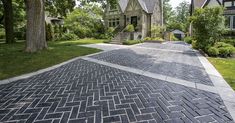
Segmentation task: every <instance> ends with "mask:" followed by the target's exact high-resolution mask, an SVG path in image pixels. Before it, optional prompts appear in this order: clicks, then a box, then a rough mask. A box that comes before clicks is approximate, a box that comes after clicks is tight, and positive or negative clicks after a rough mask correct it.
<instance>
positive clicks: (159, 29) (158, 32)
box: [151, 25, 165, 38]
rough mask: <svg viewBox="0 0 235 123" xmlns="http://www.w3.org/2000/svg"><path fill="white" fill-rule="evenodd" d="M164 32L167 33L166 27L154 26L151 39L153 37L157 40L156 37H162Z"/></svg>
mask: <svg viewBox="0 0 235 123" xmlns="http://www.w3.org/2000/svg"><path fill="white" fill-rule="evenodd" d="M164 31H165V27H164V26H160V25H152V29H151V37H152V38H155V37H162V36H163V32H164Z"/></svg>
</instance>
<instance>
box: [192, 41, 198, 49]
mask: <svg viewBox="0 0 235 123" xmlns="http://www.w3.org/2000/svg"><path fill="white" fill-rule="evenodd" d="M192 48H193V49H199V47H198V43H197V41H196V40H193V41H192Z"/></svg>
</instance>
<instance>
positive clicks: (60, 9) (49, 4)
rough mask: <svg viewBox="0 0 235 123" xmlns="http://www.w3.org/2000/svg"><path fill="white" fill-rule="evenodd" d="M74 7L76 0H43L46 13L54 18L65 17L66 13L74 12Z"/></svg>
mask: <svg viewBox="0 0 235 123" xmlns="http://www.w3.org/2000/svg"><path fill="white" fill-rule="evenodd" d="M75 6H76V0H45V7H46V8H45V9H46V11H47V12H49V15H50V16H54V17H57V16H61V17H66V15H67V14H68V13H70V12H72V11H73V10H74V7H75Z"/></svg>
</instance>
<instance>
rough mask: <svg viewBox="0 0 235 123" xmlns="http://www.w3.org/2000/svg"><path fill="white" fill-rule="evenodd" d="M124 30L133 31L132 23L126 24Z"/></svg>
mask: <svg viewBox="0 0 235 123" xmlns="http://www.w3.org/2000/svg"><path fill="white" fill-rule="evenodd" d="M125 31H126V32H134V31H135V27H134V26H133V25H132V24H128V25H127V26H126V29H125Z"/></svg>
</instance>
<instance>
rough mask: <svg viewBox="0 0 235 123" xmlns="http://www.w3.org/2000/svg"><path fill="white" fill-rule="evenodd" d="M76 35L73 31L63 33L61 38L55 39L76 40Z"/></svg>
mask: <svg viewBox="0 0 235 123" xmlns="http://www.w3.org/2000/svg"><path fill="white" fill-rule="evenodd" d="M78 39H79V38H78V36H77V35H75V34H73V33H65V34H63V35H62V37H61V38H59V39H57V40H59V41H69V40H78Z"/></svg>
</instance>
